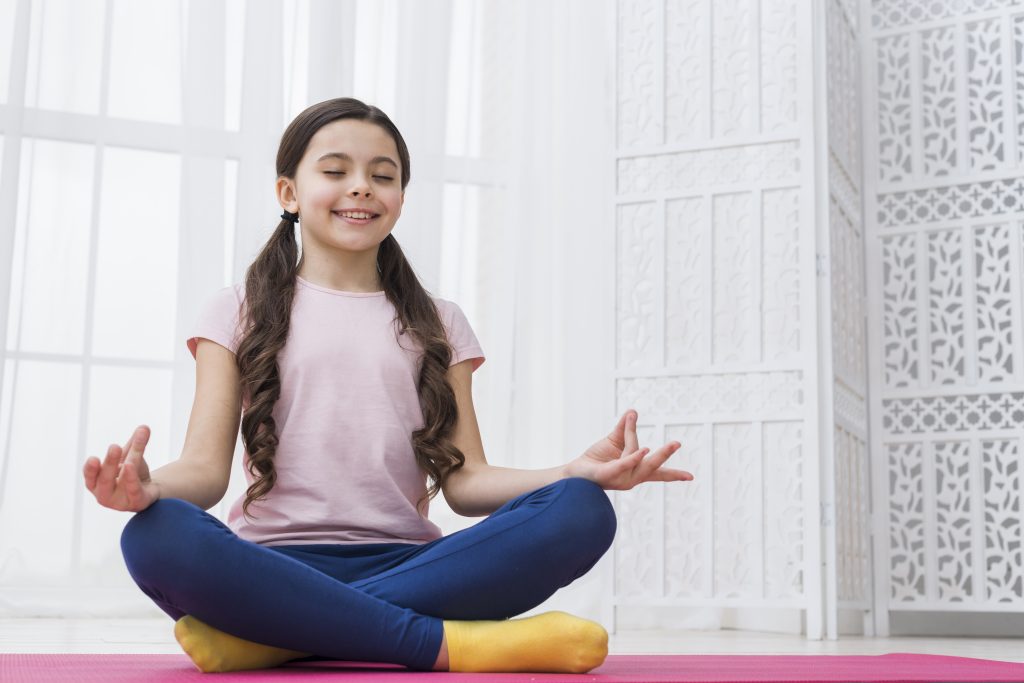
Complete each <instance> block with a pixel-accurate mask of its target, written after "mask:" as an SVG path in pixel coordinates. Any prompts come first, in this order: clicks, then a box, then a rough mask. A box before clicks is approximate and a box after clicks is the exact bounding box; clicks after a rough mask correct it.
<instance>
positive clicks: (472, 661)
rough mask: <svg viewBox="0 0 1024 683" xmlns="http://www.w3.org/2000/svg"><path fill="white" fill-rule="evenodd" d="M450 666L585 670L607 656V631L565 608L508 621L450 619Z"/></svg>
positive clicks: (452, 668)
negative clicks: (567, 611)
mask: <svg viewBox="0 0 1024 683" xmlns="http://www.w3.org/2000/svg"><path fill="white" fill-rule="evenodd" d="M444 634H445V638H446V639H447V641H448V670H449V671H477V672H480V671H488V672H499V671H509V672H512V671H534V672H559V673H585V672H587V671H590V670H591V669H593V668H595V667H597V666H600V664H601V663H602V662H603V661H604V659H605V657H607V656H608V632H607V631H605V630H604V627H602V626H601V625H600V624H598V623H596V622H593V621H590V620H589V619H582V618H580V617H574V616H573V615H571V614H566V613H565V612H545V613H543V614H538V615H536V616H532V617H525V618H521V619H508V620H504V621H445V622H444Z"/></svg>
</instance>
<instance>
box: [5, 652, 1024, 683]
mask: <svg viewBox="0 0 1024 683" xmlns="http://www.w3.org/2000/svg"><path fill="white" fill-rule="evenodd" d="M277 680H282V681H284V680H286V681H292V682H295V681H300V680H307V681H317V683H321V682H330V683H335V682H337V683H342V682H344V683H369V682H373V683H384V682H385V681H388V682H390V681H408V682H410V683H426V682H427V681H430V682H432V683H435V682H436V683H454V682H455V681H459V682H461V683H484V682H485V681H508V682H510V683H511V682H512V681H524V682H525V681H529V682H530V683H555V682H558V681H596V682H599V683H625V682H626V681H629V682H630V683H632V682H634V681H636V682H639V681H643V682H645V683H698V682H706V683H740V682H744V683H746V682H748V681H750V682H756V683H763V682H765V681H769V682H771V683H782V682H784V681H785V682H787V683H797V682H798V683H903V682H904V681H906V682H911V681H914V682H916V681H931V682H933V683H948V682H956V683H983V682H984V683H1007V682H1010V681H1016V682H1022V683H1024V664H1020V663H1014V662H1000V661H996V660H991V659H973V658H969V657H947V656H945V655H918V654H908V653H903V652H898V653H892V654H886V655H610V656H609V657H608V659H607V660H605V663H604V664H602V665H601V666H600V667H598V668H597V669H595V670H594V671H592V672H590V673H588V674H545V673H519V674H508V673H505V674H498V673H482V674H457V673H447V672H443V673H442V672H438V673H427V672H414V671H408V670H406V669H404V668H402V667H398V666H392V665H388V664H365V663H359V662H334V661H308V662H293V663H289V664H286V665H284V666H281V667H277V668H273V669H261V670H257V671H238V672H231V673H223V674H204V673H202V672H200V671H199V670H198V669H196V668H195V666H194V665H193V664H192V662H191V660H189V659H188V657H187V656H185V655H183V654H182V655H112V654H0V681H3V683H44V682H45V683H65V682H67V683H71V682H74V683H135V682H136V681H138V682H139V683H141V682H143V681H144V682H146V683H184V682H186V681H197V682H198V681H203V682H204V683H240V682H242V681H277Z"/></svg>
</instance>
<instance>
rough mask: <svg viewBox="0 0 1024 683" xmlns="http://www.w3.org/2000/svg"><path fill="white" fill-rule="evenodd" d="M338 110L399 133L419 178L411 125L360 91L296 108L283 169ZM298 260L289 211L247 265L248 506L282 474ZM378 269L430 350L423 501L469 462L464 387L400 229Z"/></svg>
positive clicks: (422, 382) (421, 456)
mask: <svg viewBox="0 0 1024 683" xmlns="http://www.w3.org/2000/svg"><path fill="white" fill-rule="evenodd" d="M338 119H356V120H359V121H367V122H369V123H374V124H376V125H378V126H380V127H381V128H383V129H384V130H385V131H387V132H388V133H389V134H390V135H391V137H392V138H393V139H394V141H395V146H396V147H397V148H398V156H399V158H400V160H401V165H402V169H401V172H402V179H401V181H402V190H405V187H406V185H408V184H409V177H410V172H409V149H408V147H406V144H405V140H404V139H403V138H402V135H401V133H399V132H398V128H396V127H395V124H394V123H392V122H391V119H389V118H388V116H387V115H386V114H385V113H384V112H383V111H381V110H380V109H378V108H377V107H374V106H371V105H367V104H364V103H363V102H361V101H359V100H357V99H353V98H350V97H339V98H336V99H332V100H327V101H325V102H320V103H319V104H314V105H313V106H311V107H309V108H308V109H306V110H305V111H303V112H302V113H301V114H299V115H298V116H296V117H295V120H293V121H292V122H291V124H289V125H288V128H287V129H286V130H285V131H284V134H283V135H282V136H281V144H280V146H279V147H278V152H277V174H278V177H280V176H286V177H288V178H292V179H294V178H295V173H296V170H297V168H298V165H299V160H300V159H302V157H303V155H304V154H305V152H306V147H307V146H308V144H309V141H310V139H311V138H312V137H313V135H314V134H315V133H316V132H317V130H319V129H320V128H321V127H322V126H324V125H326V124H328V123H330V122H332V121H336V120H338ZM297 261H298V247H297V245H296V242H295V225H294V224H293V223H292V222H290V221H288V220H285V219H282V220H281V222H280V223H278V225H277V229H276V230H275V231H274V234H273V235H271V236H270V239H269V240H267V243H266V244H265V245H264V247H263V250H262V251H261V252H260V254H259V256H257V257H256V260H255V261H253V263H252V264H251V265H250V266H249V268H248V269H247V270H246V274H245V301H244V312H242V313H241V314H240V315H241V318H242V320H243V323H242V330H244V331H243V336H242V338H241V340H240V342H239V345H238V350H237V354H236V361H237V363H238V369H239V373H240V374H241V383H242V394H243V396H244V397H246V398H247V399H248V402H249V405H248V407H247V409H246V410H245V411H244V413H243V416H242V442H243V443H244V444H245V448H246V450H247V452H248V454H249V473H250V474H252V475H253V477H254V478H255V480H254V481H253V483H252V485H251V486H249V488H248V489H247V491H246V497H245V502H244V504H243V505H242V511H243V513H244V514H246V515H248V508H249V505H251V504H252V503H253V502H254V501H255V500H259V499H263V498H265V497H266V495H267V494H268V493H269V492H270V490H271V489H272V488H273V487H274V483H275V481H276V480H277V473H276V471H275V469H274V454H275V452H276V451H277V443H278V438H277V431H276V425H275V424H274V418H273V416H272V413H273V409H274V404H275V403H277V400H278V398H280V396H281V377H280V374H279V373H278V365H277V354H278V352H279V351H280V350H281V349H282V348H283V347H284V344H285V341H286V340H287V338H288V325H289V322H290V320H291V311H292V300H293V298H294V296H295V274H296V272H297V271H298V262H297ZM377 268H378V269H379V272H380V277H381V280H382V282H383V286H384V292H385V295H386V296H387V298H388V300H390V301H391V303H392V304H394V307H395V311H396V312H397V315H396V317H395V318H394V319H393V320H399V321H400V322H401V329H400V331H399V334H402V335H404V334H405V333H407V332H408V333H409V334H410V335H412V338H413V339H414V340H415V341H416V342H418V346H419V348H420V349H422V355H421V356H420V361H419V363H418V372H419V378H418V381H417V384H416V390H417V392H418V394H419V402H420V406H421V409H422V412H423V427H422V428H421V429H418V430H416V431H414V432H412V446H413V450H414V452H415V454H416V462H417V463H418V464H419V466H420V468H421V469H422V470H423V472H424V473H425V474H426V475H428V477H429V479H430V485H429V487H428V489H427V491H426V493H425V494H424V496H423V497H422V498H420V500H419V501H418V503H417V507H419V506H420V505H422V504H423V503H424V502H425V501H428V500H430V499H431V498H433V497H434V496H436V495H437V493H438V492H439V491H440V490H441V484H442V483H443V482H444V480H445V479H446V478H447V477H448V475H449V473H451V472H452V471H453V470H455V469H458V468H459V467H462V465H463V463H464V462H465V456H464V455H463V454H462V452H461V451H460V450H459V449H458V448H456V447H455V445H454V444H452V443H451V441H450V440H449V437H450V434H451V431H452V430H453V429H454V426H455V422H456V419H457V417H458V408H457V405H456V402H455V393H454V391H453V390H452V387H451V385H450V384H449V383H448V380H447V379H446V373H447V370H448V364H449V363H450V362H451V357H452V348H451V346H450V345H449V343H448V340H447V337H446V336H445V332H444V327H443V325H442V322H441V318H440V315H439V314H438V310H437V307H436V306H435V305H434V302H433V301H432V300H431V298H430V295H429V294H428V293H427V291H426V290H425V289H424V288H423V286H422V285H421V284H420V282H419V279H418V278H417V277H416V274H415V273H414V272H413V269H412V267H411V266H410V265H409V262H408V261H407V260H406V258H405V255H404V254H403V253H402V249H401V247H399V246H398V241H397V240H395V238H394V236H393V235H388V236H387V237H386V238H385V239H384V241H383V242H381V244H380V247H379V250H378V253H377ZM339 381H344V378H339ZM254 470H255V471H254ZM257 472H258V474H257Z"/></svg>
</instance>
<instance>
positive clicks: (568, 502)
mask: <svg viewBox="0 0 1024 683" xmlns="http://www.w3.org/2000/svg"><path fill="white" fill-rule="evenodd" d="M557 484H558V486H560V487H561V489H562V490H561V494H560V495H559V498H558V501H559V503H560V505H561V506H562V507H563V516H564V518H565V519H566V520H567V523H568V524H569V525H570V526H571V528H572V533H575V534H579V535H580V537H581V538H583V539H588V540H591V541H593V542H594V543H596V544H598V545H599V546H600V552H601V553H603V552H604V551H605V550H607V549H608V548H609V547H610V546H611V544H612V540H613V539H614V538H615V530H616V528H617V526H618V523H617V521H616V519H615V508H614V507H613V506H612V502H611V501H610V500H609V499H608V494H606V493H605V491H604V489H602V488H601V486H600V485H599V484H596V483H594V482H592V481H590V480H589V479H584V478H582V477H569V478H567V479H561V480H559V481H558V482H557Z"/></svg>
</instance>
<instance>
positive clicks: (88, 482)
mask: <svg viewBox="0 0 1024 683" xmlns="http://www.w3.org/2000/svg"><path fill="white" fill-rule="evenodd" d="M98 464H99V458H97V457H96V456H95V455H93V456H90V457H88V458H86V460H85V465H84V466H83V467H82V475H83V476H84V477H85V488H87V489H89V490H90V491H92V490H93V489H94V488H96V475H97V474H99V466H98Z"/></svg>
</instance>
